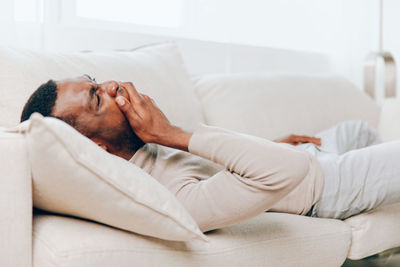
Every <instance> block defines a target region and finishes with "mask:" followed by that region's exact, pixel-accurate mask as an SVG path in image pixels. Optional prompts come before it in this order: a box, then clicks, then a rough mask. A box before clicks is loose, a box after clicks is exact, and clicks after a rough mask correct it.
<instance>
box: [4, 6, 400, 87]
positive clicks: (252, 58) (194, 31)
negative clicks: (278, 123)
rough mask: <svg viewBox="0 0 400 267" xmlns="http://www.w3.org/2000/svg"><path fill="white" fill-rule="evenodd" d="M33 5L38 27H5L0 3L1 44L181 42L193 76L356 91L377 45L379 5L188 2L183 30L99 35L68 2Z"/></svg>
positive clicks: (58, 47)
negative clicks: (292, 75)
mask: <svg viewBox="0 0 400 267" xmlns="http://www.w3.org/2000/svg"><path fill="white" fill-rule="evenodd" d="M32 1H36V2H41V1H43V3H44V6H45V7H47V10H45V11H44V16H43V21H44V23H43V24H41V23H39V22H38V21H37V22H30V23H27V22H18V23H10V14H12V13H13V11H12V9H13V5H12V4H10V3H12V2H13V0H2V1H0V15H1V18H0V21H2V24H1V27H0V42H2V43H3V44H11V45H19V46H25V47H31V48H36V49H45V50H50V51H65V50H68V51H71V50H82V49H110V48H130V47H133V46H134V45H136V44H142V43H146V42H155V41H158V40H165V39H171V38H172V39H178V40H180V41H179V42H180V46H181V48H182V50H183V51H184V56H185V58H186V60H188V61H189V62H191V63H193V64H190V65H191V66H190V67H191V70H192V72H194V73H204V72H207V71H208V72H218V71H225V72H236V71H273V70H274V71H285V70H286V71H299V72H312V73H314V72H326V71H333V72H334V73H337V74H340V75H343V76H345V77H347V78H349V79H350V80H351V81H353V82H354V83H355V84H356V85H358V86H359V87H360V88H361V87H362V75H363V73H362V71H363V64H364V60H365V57H366V55H367V54H368V53H369V52H370V51H374V50H376V49H377V44H378V42H377V36H378V33H377V29H378V28H377V25H378V24H377V15H378V0H350V1H349V0H301V1H300V0H279V1H276V0H186V1H185V2H184V3H185V16H184V18H183V25H181V26H180V27H179V28H176V29H163V28H151V29H150V28H149V27H142V28H140V27H137V25H136V26H132V27H131V28H130V27H127V26H126V25H124V27H122V26H121V27H120V28H118V27H117V26H116V25H117V24H112V25H111V24H110V25H111V26H110V27H108V26H107V29H104V27H105V26H104V24H103V23H97V22H91V23H89V22H88V21H87V20H86V21H84V20H80V21H77V20H73V19H71V18H70V17H68V16H66V15H65V12H64V8H65V7H67V6H68V5H69V4H68V3H69V2H72V0H32ZM77 1H79V0H77ZM384 1H385V2H384V18H385V20H384V48H386V49H388V50H390V51H391V52H393V53H394V55H395V58H396V59H397V61H398V62H400V37H399V36H400V35H398V34H397V25H398V24H399V22H400V17H399V16H398V13H399V11H400V1H398V0H384ZM94 8H95V7H94ZM6 10H9V12H8V11H6ZM54 10H55V12H54ZM51 11H52V12H51ZM3 22H5V23H3ZM82 23H83V24H82ZM102 27H103V29H101V28H102ZM113 27H114V28H113ZM130 29H131V30H130ZM146 31H147V32H148V33H147V34H146V33H145V32H146ZM149 33H150V34H149ZM192 40H202V41H201V42H197V41H196V42H195V41H192ZM210 41H211V43H210ZM299 51H300V52H299ZM196 61H199V62H200V64H199V65H198V66H196V64H195V62H196ZM399 76H400V74H399ZM398 87H400V85H398Z"/></svg>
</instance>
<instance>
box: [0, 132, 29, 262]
mask: <svg viewBox="0 0 400 267" xmlns="http://www.w3.org/2000/svg"><path fill="white" fill-rule="evenodd" d="M0 209H1V211H0V266H21V267H25V266H26V267H28V266H29V267H30V266H31V265H32V187H31V178H30V167H29V161H28V157H27V150H26V146H25V138H24V136H23V135H21V134H16V133H5V132H0Z"/></svg>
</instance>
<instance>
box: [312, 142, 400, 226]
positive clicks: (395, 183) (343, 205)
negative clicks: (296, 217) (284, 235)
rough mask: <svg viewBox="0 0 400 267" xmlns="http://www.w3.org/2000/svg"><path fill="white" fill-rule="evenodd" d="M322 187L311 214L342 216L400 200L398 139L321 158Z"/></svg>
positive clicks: (338, 217) (326, 216)
mask: <svg viewBox="0 0 400 267" xmlns="http://www.w3.org/2000/svg"><path fill="white" fill-rule="evenodd" d="M320 163H321V167H322V168H323V170H324V173H325V174H326V175H325V176H326V179H325V186H324V191H323V193H322V196H321V199H320V200H319V201H318V202H317V203H316V204H315V207H314V209H313V214H312V216H314V217H324V218H337V219H345V218H348V217H350V216H352V215H356V214H358V213H361V212H364V211H368V210H371V209H374V208H376V207H378V206H381V205H387V204H391V203H395V202H400V164H399V163H400V141H396V142H390V143H383V144H379V145H374V146H370V147H366V148H362V149H357V150H352V151H349V152H347V153H344V154H343V155H340V156H338V155H334V154H327V155H326V157H325V158H321V159H320Z"/></svg>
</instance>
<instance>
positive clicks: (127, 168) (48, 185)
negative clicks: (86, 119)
mask: <svg viewBox="0 0 400 267" xmlns="http://www.w3.org/2000/svg"><path fill="white" fill-rule="evenodd" d="M20 128H21V129H22V131H23V132H25V133H26V139H27V146H28V155H29V160H30V163H31V168H32V176H33V203H34V206H35V207H38V208H40V209H43V210H47V211H51V212H55V213H60V214H67V215H73V216H77V217H82V218H87V219H91V220H94V221H97V222H101V223H104V224H108V225H111V226H114V227H117V228H120V229H124V230H128V231H132V232H135V233H139V234H142V235H148V236H153V237H158V238H162V239H168V240H176V241H187V240H190V239H193V238H197V239H203V240H206V237H205V236H204V235H203V233H202V232H201V231H200V230H199V228H198V226H197V224H196V222H195V221H194V219H193V218H192V217H191V216H190V215H189V213H188V212H187V211H186V210H185V209H184V207H183V206H182V204H181V203H180V202H179V201H178V200H177V199H176V198H175V196H174V195H173V194H172V193H170V192H169V191H168V190H167V189H166V188H165V187H164V186H162V185H161V184H160V183H158V182H157V181H156V180H155V179H154V178H153V177H151V176H150V175H149V174H147V173H146V172H145V171H143V170H142V169H140V168H139V167H137V166H136V165H134V164H132V163H130V162H128V161H126V160H124V159H122V158H119V157H117V156H114V155H112V154H109V153H107V152H105V151H104V150H103V149H101V148H100V147H98V146H97V145H96V144H95V143H93V142H92V141H91V140H90V139H88V138H86V137H85V136H83V135H81V134H80V133H78V132H77V131H76V130H75V129H74V128H72V127H70V126H69V125H68V124H66V123H64V122H62V121H61V120H58V119H55V118H50V117H43V116H41V115H40V114H38V113H35V114H33V115H32V116H31V119H30V120H29V121H27V122H26V123H23V124H21V126H20ZM21 129H20V130H21Z"/></svg>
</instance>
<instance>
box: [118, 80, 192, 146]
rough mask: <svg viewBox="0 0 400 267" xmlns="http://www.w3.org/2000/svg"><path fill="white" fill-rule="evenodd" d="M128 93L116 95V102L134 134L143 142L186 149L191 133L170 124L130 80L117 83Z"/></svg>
mask: <svg viewBox="0 0 400 267" xmlns="http://www.w3.org/2000/svg"><path fill="white" fill-rule="evenodd" d="M119 85H120V87H122V88H123V89H124V90H126V92H127V93H128V95H129V99H127V98H126V97H124V96H121V95H119V96H117V97H116V102H117V104H118V106H119V108H120V109H121V111H122V112H123V113H124V115H125V117H126V118H127V120H128V121H129V124H130V126H131V128H132V130H133V131H134V132H135V134H136V135H137V136H138V137H139V138H140V139H141V140H142V141H143V142H145V143H156V144H160V145H165V146H169V147H173V148H177V149H181V150H184V151H188V145H189V140H190V137H191V135H192V133H190V132H186V131H184V130H182V129H181V128H179V127H177V126H175V125H172V124H171V123H170V122H169V120H168V119H167V117H166V116H165V115H164V113H163V112H162V111H161V110H160V109H159V108H158V106H157V105H156V103H155V102H154V100H153V99H152V98H151V97H149V96H147V95H145V94H140V93H138V92H137V90H136V88H135V86H134V85H133V84H132V83H130V82H124V83H120V84H119Z"/></svg>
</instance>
